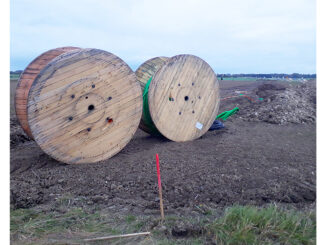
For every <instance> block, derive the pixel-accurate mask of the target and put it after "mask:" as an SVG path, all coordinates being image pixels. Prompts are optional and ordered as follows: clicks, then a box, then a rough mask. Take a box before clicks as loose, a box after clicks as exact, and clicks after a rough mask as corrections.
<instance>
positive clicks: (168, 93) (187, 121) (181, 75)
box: [138, 55, 220, 142]
mask: <svg viewBox="0 0 326 245" xmlns="http://www.w3.org/2000/svg"><path fill="white" fill-rule="evenodd" d="M138 80H139V79H138ZM219 102H220V95H219V84H218V80H217V77H216V74H215V72H214V71H213V69H212V68H211V67H210V66H209V65H208V64H207V63H206V62H205V61H204V60H202V59H200V58H199V57H196V56H193V55H177V56H174V57H172V58H169V59H168V60H167V61H166V62H165V63H164V64H163V65H162V66H161V67H160V68H159V69H158V70H157V71H156V72H155V74H154V75H153V77H152V80H151V82H150V85H149V87H148V106H149V111H150V116H151V119H152V121H153V123H154V125H155V127H156V128H157V130H158V131H159V132H160V133H161V134H162V135H164V136H165V137H166V138H168V139H170V140H173V141H177V142H183V141H189V140H194V139H196V138H199V137H200V136H202V135H203V134H204V133H206V132H207V131H208V129H209V128H210V126H211V125H212V124H213V122H214V120H215V118H216V116H217V114H218V109H219Z"/></svg>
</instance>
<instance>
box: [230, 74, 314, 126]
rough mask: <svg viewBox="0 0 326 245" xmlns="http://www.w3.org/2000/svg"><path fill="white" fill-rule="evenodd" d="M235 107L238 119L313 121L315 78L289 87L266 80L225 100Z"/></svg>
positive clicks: (276, 122)
mask: <svg viewBox="0 0 326 245" xmlns="http://www.w3.org/2000/svg"><path fill="white" fill-rule="evenodd" d="M224 104H225V105H228V107H229V108H231V107H232V106H238V107H239V108H240V111H239V112H238V114H237V117H238V118H241V119H242V120H245V121H256V122H259V121H263V122H268V123H273V124H288V123H315V121H316V80H312V81H309V82H306V83H302V84H299V85H292V86H284V85H282V84H270V83H265V84H262V85H260V86H258V87H257V88H256V89H254V90H252V91H250V93H247V94H245V95H244V96H239V97H235V98H232V99H230V100H227V101H225V102H224Z"/></svg>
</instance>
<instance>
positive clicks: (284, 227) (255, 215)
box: [207, 206, 316, 244]
mask: <svg viewBox="0 0 326 245" xmlns="http://www.w3.org/2000/svg"><path fill="white" fill-rule="evenodd" d="M207 231H208V232H209V233H212V234H213V235H214V240H215V242H216V243H217V244H275V243H276V244H279V243H280V244H315V242H316V217H315V213H301V212H296V211H294V210H292V211H284V210H280V209H279V208H277V207H276V206H269V207H268V208H256V207H251V206H235V207H231V208H229V209H227V210H226V212H225V214H224V216H223V217H221V218H220V219H217V220H215V221H214V222H213V223H212V224H210V225H208V227H207Z"/></svg>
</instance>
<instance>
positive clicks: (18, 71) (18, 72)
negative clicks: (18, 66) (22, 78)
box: [10, 70, 23, 75]
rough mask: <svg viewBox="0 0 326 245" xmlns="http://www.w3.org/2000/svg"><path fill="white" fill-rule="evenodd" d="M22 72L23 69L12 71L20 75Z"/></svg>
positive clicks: (11, 72)
mask: <svg viewBox="0 0 326 245" xmlns="http://www.w3.org/2000/svg"><path fill="white" fill-rule="evenodd" d="M22 72H23V71H22V70H17V71H10V74H18V75H20V74H21V73H22Z"/></svg>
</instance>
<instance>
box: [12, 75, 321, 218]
mask: <svg viewBox="0 0 326 245" xmlns="http://www.w3.org/2000/svg"><path fill="white" fill-rule="evenodd" d="M266 83H267V84H272V85H264V84H266ZM275 84H279V85H275ZM311 84H313V83H311ZM15 85H16V82H11V120H10V128H11V150H10V151H11V154H10V165H11V166H10V170H11V173H10V184H11V185H10V193H11V206H12V207H13V208H29V207H36V206H37V207H40V208H42V209H44V210H49V211H54V210H56V211H60V210H58V209H60V208H61V207H60V206H59V205H57V203H58V201H59V200H62V199H64V198H68V199H69V205H70V207H74V206H78V207H85V208H90V209H91V208H94V207H97V208H98V207H103V208H104V207H105V208H108V209H110V210H112V211H119V212H134V213H147V214H152V213H153V214H158V213H159V200H158V198H157V197H158V194H157V184H156V183H157V182H156V181H157V180H156V166H155V154H156V153H158V154H159V156H160V163H161V175H162V181H163V196H164V207H165V210H166V213H174V212H179V211H180V210H184V209H187V210H197V211H198V205H199V204H204V205H206V206H207V207H211V208H219V207H222V208H223V207H225V206H229V205H233V204H254V205H264V204H266V203H272V202H277V203H283V204H286V205H288V204H290V205H293V206H295V207H298V208H307V207H312V206H314V204H315V200H316V125H315V104H316V102H315V99H314V98H315V97H314V96H315V92H313V91H315V87H314V86H311V85H310V84H308V85H305V86H306V87H305V86H301V85H300V86H301V87H300V86H299V87H298V86H296V85H291V84H288V83H277V82H276V81H270V82H266V81H262V82H259V81H258V82H236V81H222V82H221V83H220V85H221V86H220V87H221V97H222V98H227V97H230V96H235V97H232V98H230V99H224V100H222V101H221V107H220V111H221V112H222V111H224V110H229V109H232V108H233V107H234V106H239V108H240V112H239V113H238V114H236V115H233V116H232V117H231V118H229V119H227V121H225V122H224V124H225V128H224V129H221V130H217V131H209V132H208V133H206V134H205V135H204V136H203V137H201V138H200V139H197V140H195V141H192V142H186V143H176V142H172V141H169V140H166V139H164V138H159V137H152V136H150V135H148V134H146V133H144V132H142V131H141V130H138V131H137V133H136V135H135V136H134V137H133V139H132V140H131V142H130V143H129V144H128V145H127V146H126V147H125V148H124V149H123V150H122V151H121V152H120V153H118V154H117V155H115V156H114V157H112V158H111V159H108V160H106V161H104V162H100V163H97V164H88V165H87V164H84V165H66V164H63V163H60V162H58V161H56V160H54V159H52V158H51V157H49V156H47V155H46V154H45V153H43V152H42V150H41V149H40V148H39V147H38V146H37V144H36V143H35V142H34V141H31V140H29V139H28V137H27V136H25V135H24V133H23V132H22V130H21V129H20V127H19V125H18V124H17V120H16V117H15V113H14V108H13V93H14V90H15ZM262 85H263V86H265V87H262ZM266 86H267V87H266ZM271 86H272V87H271ZM273 86H274V87H273ZM275 86H276V87H275ZM307 86H308V87H309V89H310V90H309V93H308V92H307ZM283 87H284V88H283ZM266 88H267V89H266ZM239 93H241V94H245V95H247V96H248V97H249V98H251V99H252V100H250V99H248V98H247V97H244V96H238V97H237V96H236V95H237V94H239ZM264 93H265V94H264ZM300 93H302V94H300ZM285 94H288V95H285ZM300 96H301V98H303V99H302V100H304V103H301V100H299V101H296V102H295V103H292V102H293V99H296V100H297V99H298V98H300ZM304 96H306V97H304ZM263 97H264V98H263ZM313 97H314V98H313ZM259 98H263V100H260V99H259ZM289 101H290V102H289ZM291 101H292V102H291ZM288 102H289V103H290V104H291V103H292V104H291V107H289V108H288V110H286V108H284V105H286V103H288ZM273 103H274V104H273ZM302 104H304V106H303V105H302ZM277 105H278V108H279V107H280V108H281V109H277V110H274V108H276V106H277ZM282 106H283V107H282ZM264 108H265V109H264ZM266 108H267V109H266ZM289 110H290V111H291V113H290V112H289ZM303 111H304V112H303ZM287 112H289V113H287ZM266 113H267V116H266V115H265V114H266ZM268 113H269V114H268ZM302 113H303V114H302ZM270 115H271V116H270ZM299 117H300V120H299V119H297V118H299ZM274 118H276V119H275V120H274ZM293 118H294V119H293ZM62 211H64V210H62Z"/></svg>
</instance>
